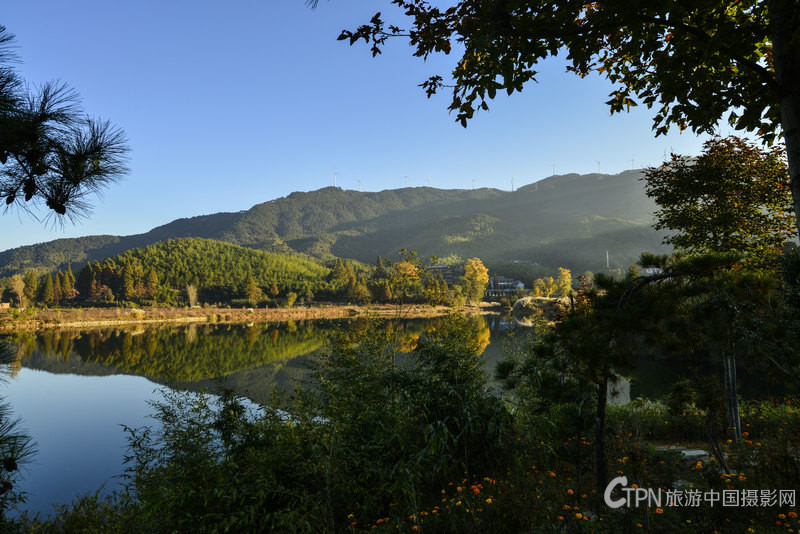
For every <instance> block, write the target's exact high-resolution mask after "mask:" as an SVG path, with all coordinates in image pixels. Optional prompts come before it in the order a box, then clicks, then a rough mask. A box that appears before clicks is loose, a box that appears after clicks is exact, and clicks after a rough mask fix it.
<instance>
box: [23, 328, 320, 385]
mask: <svg viewBox="0 0 800 534" xmlns="http://www.w3.org/2000/svg"><path fill="white" fill-rule="evenodd" d="M332 328H333V326H332V325H331V324H326V323H321V322H311V321H309V322H307V324H303V325H302V327H301V328H298V327H297V326H296V325H289V324H286V323H281V324H259V325H191V326H184V327H162V328H139V329H126V330H121V329H103V330H90V331H83V332H77V331H47V332H41V333H38V334H36V335H35V336H32V335H29V334H23V335H19V336H16V337H15V339H14V341H15V342H17V343H18V344H19V346H20V350H21V353H22V360H23V364H24V365H26V366H30V367H36V368H39V369H43V370H51V371H53V372H59V370H60V369H61V368H62V367H63V365H59V364H64V363H71V364H72V365H71V366H69V369H73V371H74V372H81V370H82V368H83V367H86V368H87V369H86V370H87V371H89V373H87V374H97V373H96V372H92V371H91V369H93V368H95V367H96V366H97V365H100V366H104V367H108V368H111V369H110V370H112V371H116V372H121V373H128V374H136V375H143V376H146V377H148V378H152V379H155V380H159V381H175V382H192V381H197V380H202V379H206V378H211V377H215V376H222V375H227V374H230V373H233V372H236V371H240V370H242V369H249V368H252V367H257V366H260V365H264V364H266V363H269V362H274V361H280V360H286V359H290V358H294V357H297V356H301V355H303V354H308V353H310V352H313V351H315V350H317V349H319V348H321V347H322V346H324V345H325V343H326V342H327V339H328V338H329V336H330V333H331V329H332Z"/></svg>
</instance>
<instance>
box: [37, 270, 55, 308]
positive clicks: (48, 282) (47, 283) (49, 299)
mask: <svg viewBox="0 0 800 534" xmlns="http://www.w3.org/2000/svg"><path fill="white" fill-rule="evenodd" d="M53 298H54V294H53V277H52V276H51V275H50V273H47V274H44V275H42V277H41V278H40V279H39V302H41V303H42V304H45V305H47V306H50V305H52V304H53Z"/></svg>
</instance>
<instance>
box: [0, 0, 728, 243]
mask: <svg viewBox="0 0 800 534" xmlns="http://www.w3.org/2000/svg"><path fill="white" fill-rule="evenodd" d="M378 10H382V11H384V12H385V14H390V16H391V14H392V13H393V10H394V7H393V6H390V5H389V4H388V2H384V3H379V2H374V0H373V1H369V0H345V1H341V0H335V1H331V2H327V1H322V2H320V4H319V7H318V8H317V9H316V10H311V9H310V8H308V7H307V6H306V5H305V3H304V2H303V0H272V1H264V0H260V1H250V0H232V1H230V2H224V3H223V2H211V1H203V0H197V1H193V2H188V1H183V0H173V1H170V2H163V1H150V0H140V1H138V2H107V1H100V0H73V1H70V2H64V1H63V0H59V1H56V0H43V1H30V2H9V3H8V4H7V5H4V7H3V16H2V18H0V24H2V25H5V26H6V27H7V28H8V30H9V31H10V32H11V33H13V34H15V35H16V36H17V46H18V54H19V55H20V57H21V59H22V63H21V64H20V65H19V66H18V70H19V72H20V74H21V75H22V76H23V77H24V78H25V79H26V80H27V81H28V82H29V83H30V84H32V85H36V84H41V83H43V82H45V81H48V80H53V79H59V80H62V81H64V82H66V83H68V84H69V85H70V86H71V87H72V88H74V89H75V90H76V91H77V92H78V93H80V95H81V97H82V101H83V105H84V107H85V108H86V110H87V112H88V113H89V114H91V115H92V116H95V117H99V118H102V119H109V120H111V121H112V122H113V123H114V124H116V125H117V126H119V127H121V128H122V129H123V130H125V132H126V134H127V137H128V139H129V143H130V147H131V154H130V168H131V173H130V174H129V175H128V177H127V178H126V180H125V181H123V182H120V183H119V184H116V185H112V186H111V187H110V188H109V189H107V190H106V192H105V193H104V195H103V197H102V198H99V199H97V198H96V199H93V201H94V202H93V203H94V211H93V213H92V215H91V217H90V218H89V219H88V220H85V221H83V222H82V223H80V224H79V225H77V226H73V225H71V224H69V223H68V224H67V225H66V226H65V227H64V228H53V227H51V226H49V225H47V224H43V223H41V222H38V221H37V220H35V219H33V218H31V217H30V216H29V215H27V214H25V213H22V212H19V211H17V210H12V211H8V212H6V213H5V214H4V215H2V216H0V228H2V230H1V231H0V250H5V249H8V248H12V247H16V246H20V245H28V244H34V243H38V242H42V241H49V240H52V239H57V238H60V237H76V236H81V235H91V234H120V235H127V234H135V233H142V232H146V231H147V230H149V229H151V228H153V227H155V226H158V225H161V224H165V223H167V222H169V221H171V220H173V219H176V218H179V217H190V216H194V215H202V214H208V213H215V212H219V211H239V210H244V209H248V208H250V207H251V206H252V205H254V204H256V203H260V202H265V201H267V200H271V199H274V198H278V197H282V196H286V195H288V194H289V193H291V192H293V191H310V190H314V189H319V188H321V187H325V186H328V185H333V173H334V171H335V172H336V173H337V174H338V175H339V176H338V178H337V185H339V186H340V187H342V188H345V189H356V190H357V189H358V188H359V181H360V184H361V188H362V189H363V190H365V191H379V190H383V189H395V188H399V187H403V186H404V184H405V177H408V185H409V186H410V187H414V186H423V185H427V184H428V178H429V176H430V180H431V185H433V186H434V187H440V188H470V187H472V185H473V180H474V184H475V187H495V188H499V189H506V190H508V189H510V188H511V179H512V176H513V178H514V184H515V186H521V185H523V184H527V183H531V182H534V181H536V180H540V179H542V178H545V177H547V176H550V175H552V174H553V169H554V167H553V166H554V165H555V172H556V173H557V174H565V173H569V172H576V173H581V174H586V173H591V172H597V170H598V164H599V168H600V171H601V172H603V173H617V172H621V171H623V170H625V169H630V168H631V167H632V166H635V167H636V168H640V167H644V166H649V165H658V164H659V163H661V161H663V157H664V153H665V151H666V152H669V151H670V150H672V151H674V152H676V153H681V154H697V153H699V151H700V149H701V145H702V140H703V139H702V138H698V137H697V136H695V135H693V134H691V133H683V134H678V132H677V131H676V132H675V133H674V134H670V135H669V136H667V137H664V136H662V137H659V138H656V137H655V136H654V134H653V132H652V130H651V123H652V120H651V117H652V113H651V112H649V111H648V110H647V109H646V108H638V109H635V110H634V111H633V112H631V113H628V114H622V115H615V116H611V115H610V113H609V110H608V107H607V106H606V105H605V104H604V102H605V101H606V100H607V99H608V98H607V95H608V93H609V92H610V89H611V86H610V84H609V83H608V82H607V81H605V80H603V79H601V78H599V77H593V78H587V79H583V80H582V79H580V78H577V77H576V76H574V75H571V74H567V73H565V72H564V69H563V63H561V62H560V60H558V59H556V60H553V61H550V62H547V63H544V64H543V65H542V66H541V73H540V76H539V83H538V84H530V85H528V86H526V88H525V90H524V91H523V92H522V93H516V94H514V95H513V96H511V97H506V96H505V95H502V96H500V95H498V98H497V99H496V100H495V101H494V103H493V104H491V109H490V111H489V112H481V113H479V114H478V115H477V116H476V118H474V119H473V120H472V122H471V123H470V124H469V126H468V128H466V129H464V128H462V127H461V126H460V125H458V124H456V123H455V122H454V118H455V117H454V116H453V115H450V114H449V113H448V111H447V106H448V104H449V102H450V100H449V95H448V94H447V93H442V94H441V95H438V96H434V97H433V98H431V99H427V98H426V97H425V94H424V92H423V91H422V89H421V88H419V87H418V86H417V85H418V84H419V83H421V82H422V81H423V80H425V79H426V78H427V77H428V76H430V75H432V74H437V73H442V74H446V73H448V72H449V71H450V70H451V68H452V66H453V63H454V61H455V60H456V59H457V55H456V54H454V55H453V56H437V57H432V58H429V59H428V61H427V62H425V61H423V60H421V59H419V58H415V57H412V56H411V53H410V49H409V47H408V45H407V43H405V42H403V41H400V40H398V41H396V42H394V43H392V45H391V46H389V47H387V49H386V50H385V52H384V54H383V55H382V56H379V57H378V58H374V59H373V58H372V57H371V54H370V52H369V50H368V48H367V47H366V46H363V45H357V46H354V47H350V46H349V45H348V44H346V43H345V42H340V41H337V40H336V37H337V36H338V35H339V33H340V31H341V30H342V29H343V28H348V29H354V28H355V27H356V26H358V25H359V24H362V23H364V22H366V21H367V20H369V18H370V17H371V16H372V15H373V14H374V13H375V11H378ZM394 11H396V10H394ZM398 20H402V19H398ZM455 52H457V51H455ZM721 133H723V134H727V133H729V132H728V131H723V132H721ZM39 215H46V213H42V212H40V213H39Z"/></svg>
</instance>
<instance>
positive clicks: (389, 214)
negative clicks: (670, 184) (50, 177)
mask: <svg viewBox="0 0 800 534" xmlns="http://www.w3.org/2000/svg"><path fill="white" fill-rule="evenodd" d="M641 176H642V173H641V171H626V172H623V173H620V174H616V175H604V174H588V175H578V174H567V175H561V176H551V177H549V178H546V179H544V180H541V181H539V182H537V183H534V184H531V185H527V186H524V187H521V188H519V189H518V190H516V191H513V192H508V191H500V190H498V189H487V188H483V189H474V190H464V189H453V190H442V189H434V188H431V187H416V188H405V189H396V190H387V191H381V192H378V193H369V192H358V191H345V190H342V189H339V188H336V187H326V188H324V189H320V190H317V191H311V192H308V193H292V194H291V195H289V196H287V197H283V198H278V199H275V200H271V201H269V202H264V203H262V204H257V205H255V206H253V207H252V208H250V209H249V210H247V211H242V212H239V213H215V214H212V215H202V216H198V217H192V218H188V219H177V220H175V221H172V222H171V223H168V224H165V225H163V226H159V227H157V228H154V229H152V230H150V231H149V232H147V233H144V234H138V235H130V236H113V235H95V236H87V237H80V238H75V239H57V240H54V241H50V242H47V243H40V244H37V245H31V246H24V247H18V248H14V249H10V250H6V251H4V252H0V276H10V275H12V274H15V273H19V272H23V271H27V270H55V269H58V268H64V267H65V266H66V264H68V263H71V264H73V266H74V267H78V266H82V265H84V264H85V263H86V262H87V261H92V262H93V261H98V260H102V259H105V258H109V257H112V256H115V255H117V254H120V253H122V252H125V251H127V250H131V249H135V248H139V247H143V246H147V245H151V244H154V243H158V242H161V241H166V240H168V239H174V238H180V237H201V238H206V239H215V240H219V241H224V242H228V243H233V244H237V245H241V246H245V247H249V248H253V249H258V250H266V251H271V252H287V253H291V252H302V253H306V254H310V255H312V256H315V257H318V258H320V259H323V260H326V259H331V258H333V257H342V258H352V259H356V260H359V261H363V262H369V263H372V262H374V261H375V260H376V259H377V257H378V256H379V255H380V256H383V257H385V258H396V257H397V253H398V251H399V250H400V249H403V248H405V249H408V250H416V251H417V253H418V254H419V255H420V256H422V257H428V256H432V255H435V256H438V257H440V258H442V257H445V258H446V257H450V258H455V257H460V258H462V259H466V258H470V257H479V258H481V259H483V260H484V262H486V263H487V265H489V264H492V263H495V264H496V263H503V262H518V263H531V264H539V265H542V266H545V267H551V268H554V267H556V266H564V267H568V268H571V269H574V270H579V271H581V272H582V271H584V270H586V269H590V270H601V269H604V268H605V266H606V251H608V253H609V260H610V264H611V267H612V268H616V267H621V268H625V267H627V266H628V265H629V264H631V263H633V262H635V261H636V259H637V258H638V256H639V254H640V253H641V252H642V251H643V250H650V251H653V252H659V251H660V252H663V251H665V250H666V249H665V247H664V246H663V245H661V239H662V235H661V234H659V233H657V232H656V231H655V230H653V228H652V226H651V225H652V223H653V216H652V213H653V211H654V209H655V205H654V203H653V202H652V201H651V200H650V199H649V198H647V196H646V195H645V193H644V188H643V184H642V182H641V181H640V179H641Z"/></svg>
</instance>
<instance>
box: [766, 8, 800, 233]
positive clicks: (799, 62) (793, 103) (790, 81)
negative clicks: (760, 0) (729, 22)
mask: <svg viewBox="0 0 800 534" xmlns="http://www.w3.org/2000/svg"><path fill="white" fill-rule="evenodd" d="M768 10H769V19H770V20H769V23H770V34H771V36H772V45H773V54H774V65H775V80H776V81H777V85H778V99H779V102H780V109H781V129H782V130H783V137H784V142H785V143H786V159H787V162H788V164H789V176H790V179H791V185H792V199H793V201H794V213H795V217H796V222H797V228H800V45H798V43H797V42H796V36H794V35H793V34H794V33H796V31H797V28H798V27H799V26H800V5H799V4H798V3H797V2H796V1H795V0H770V1H769V3H768ZM793 38H794V41H795V42H792V39H793Z"/></svg>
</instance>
